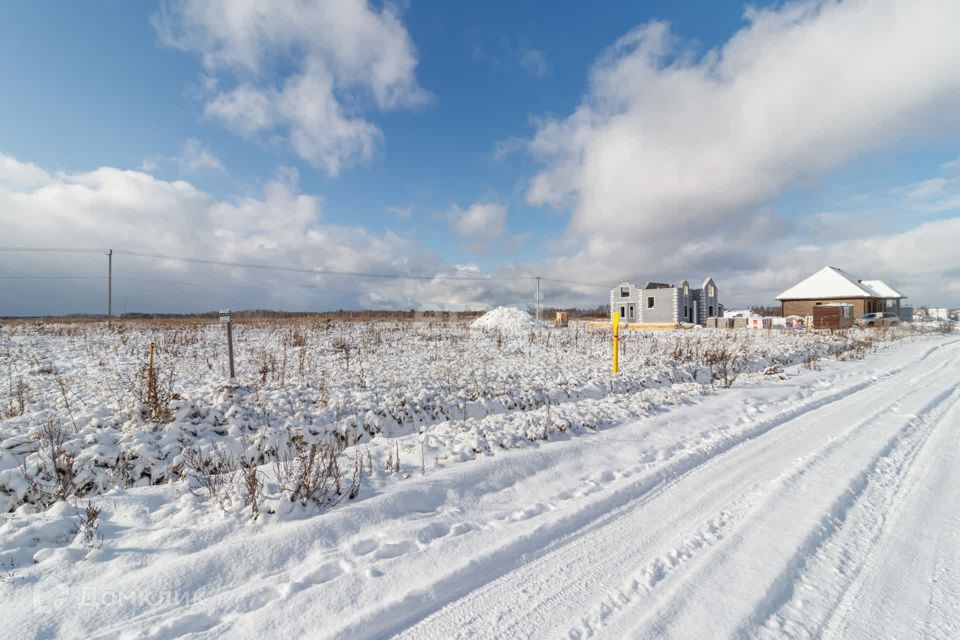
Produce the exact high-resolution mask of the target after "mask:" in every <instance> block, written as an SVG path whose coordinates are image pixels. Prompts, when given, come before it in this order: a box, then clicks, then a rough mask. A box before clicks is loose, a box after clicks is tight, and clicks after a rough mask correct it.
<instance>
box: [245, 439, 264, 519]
mask: <svg viewBox="0 0 960 640" xmlns="http://www.w3.org/2000/svg"><path fill="white" fill-rule="evenodd" d="M240 479H241V482H242V483H243V503H244V505H245V506H247V507H250V517H251V518H252V519H253V520H256V519H257V518H259V517H260V502H261V500H262V497H263V474H261V473H260V469H259V468H258V467H257V464H256V462H255V461H253V460H251V459H250V458H249V456H247V454H246V451H244V455H243V457H242V458H241V459H240Z"/></svg>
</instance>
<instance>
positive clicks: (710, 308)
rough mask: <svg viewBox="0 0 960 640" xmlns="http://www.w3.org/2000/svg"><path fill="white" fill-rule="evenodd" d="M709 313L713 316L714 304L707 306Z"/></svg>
mask: <svg viewBox="0 0 960 640" xmlns="http://www.w3.org/2000/svg"><path fill="white" fill-rule="evenodd" d="M707 315H708V316H711V317H712V316H713V305H710V306H709V307H707Z"/></svg>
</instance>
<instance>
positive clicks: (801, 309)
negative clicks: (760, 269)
mask: <svg viewBox="0 0 960 640" xmlns="http://www.w3.org/2000/svg"><path fill="white" fill-rule="evenodd" d="M904 298H906V296H905V295H903V294H902V293H900V292H899V291H897V290H896V289H894V288H893V287H891V286H889V285H887V284H886V283H885V282H883V281H882V280H857V279H855V278H854V277H853V276H851V275H850V274H848V273H847V272H845V271H844V270H842V269H838V268H837V267H829V266H828V267H824V268H823V269H821V270H820V271H817V272H816V273H815V274H813V275H812V276H810V277H809V278H807V279H805V280H803V281H801V282H799V283H797V284H795V285H793V286H792V287H790V288H789V289H787V290H786V291H784V292H783V293H781V294H780V295H778V296H777V300H779V301H780V313H781V315H784V316H792V315H797V316H812V315H813V308H814V307H816V306H819V305H823V304H842V303H846V304H851V305H853V314H854V317H855V318H857V317H860V316H862V315H863V314H865V313H874V312H877V311H889V312H891V313H894V314H896V315H897V316H899V315H900V301H901V300H903V299H904Z"/></svg>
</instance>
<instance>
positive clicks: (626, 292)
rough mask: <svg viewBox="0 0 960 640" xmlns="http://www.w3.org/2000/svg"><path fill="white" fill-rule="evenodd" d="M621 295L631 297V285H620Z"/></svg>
mask: <svg viewBox="0 0 960 640" xmlns="http://www.w3.org/2000/svg"><path fill="white" fill-rule="evenodd" d="M620 297H621V298H629V297H630V287H620Z"/></svg>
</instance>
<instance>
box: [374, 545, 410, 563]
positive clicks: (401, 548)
mask: <svg viewBox="0 0 960 640" xmlns="http://www.w3.org/2000/svg"><path fill="white" fill-rule="evenodd" d="M416 548H417V547H416V545H414V544H413V543H412V542H409V541H403V542H388V543H387V544H384V545H381V546H380V548H379V549H377V550H376V551H374V552H373V556H372V557H374V558H376V559H377V560H387V559H389V558H396V557H399V556H402V555H404V554H407V553H409V552H411V551H413V550H415V549H416Z"/></svg>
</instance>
